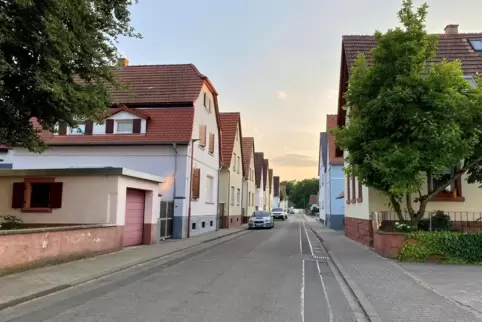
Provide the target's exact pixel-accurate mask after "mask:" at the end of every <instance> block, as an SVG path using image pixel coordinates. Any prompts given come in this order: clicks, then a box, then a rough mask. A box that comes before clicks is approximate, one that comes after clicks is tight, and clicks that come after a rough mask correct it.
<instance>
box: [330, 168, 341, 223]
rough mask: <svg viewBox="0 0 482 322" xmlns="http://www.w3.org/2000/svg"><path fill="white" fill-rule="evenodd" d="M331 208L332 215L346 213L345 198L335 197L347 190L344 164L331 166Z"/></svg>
mask: <svg viewBox="0 0 482 322" xmlns="http://www.w3.org/2000/svg"><path fill="white" fill-rule="evenodd" d="M330 173H331V175H330V209H329V213H330V214H331V215H343V214H344V213H345V200H344V199H343V198H342V199H335V198H336V197H337V196H338V195H339V194H340V193H341V192H343V191H344V190H345V174H344V172H343V166H342V165H332V166H331V167H330Z"/></svg>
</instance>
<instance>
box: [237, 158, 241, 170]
mask: <svg viewBox="0 0 482 322" xmlns="http://www.w3.org/2000/svg"><path fill="white" fill-rule="evenodd" d="M240 168H241V157H238V173H239V171H240V170H239V169H240Z"/></svg>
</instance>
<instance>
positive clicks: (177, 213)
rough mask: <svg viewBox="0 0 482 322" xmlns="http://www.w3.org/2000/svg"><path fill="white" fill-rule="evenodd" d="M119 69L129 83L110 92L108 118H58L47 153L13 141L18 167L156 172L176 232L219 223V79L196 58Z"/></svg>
mask: <svg viewBox="0 0 482 322" xmlns="http://www.w3.org/2000/svg"><path fill="white" fill-rule="evenodd" d="M116 73H117V75H118V77H119V79H120V80H121V81H123V82H125V83H126V84H127V85H128V86H129V87H130V88H129V92H125V91H113V92H112V98H113V101H114V102H115V103H116V104H117V105H115V106H117V107H115V108H111V109H110V110H109V113H108V114H107V115H106V117H105V122H103V123H102V124H93V123H92V122H79V127H78V128H75V129H72V128H67V127H65V126H59V130H58V133H55V134H49V135H46V137H45V139H46V141H47V143H48V144H49V145H50V148H49V149H48V150H47V151H45V152H44V153H42V154H36V153H30V152H28V151H27V150H25V149H22V148H15V149H14V157H13V168H14V169H34V168H35V169H40V168H63V167H84V168H85V167H99V166H113V167H126V168H130V169H133V170H137V171H142V172H146V173H150V174H153V175H158V176H161V177H163V178H165V182H164V183H162V184H161V185H160V187H159V194H161V195H162V200H163V201H170V202H171V203H170V205H168V206H169V207H168V209H171V210H172V209H173V211H167V212H166V214H164V216H172V215H173V219H172V237H174V238H183V237H188V236H192V235H197V234H200V233H204V232H209V231H214V230H216V229H217V227H218V220H217V218H218V215H217V214H218V173H219V168H220V142H219V137H220V128H219V110H218V102H217V95H218V94H217V92H216V90H215V88H214V86H213V85H212V83H211V82H210V81H209V79H208V78H207V77H206V76H204V75H203V74H201V73H200V72H199V71H198V70H197V68H196V67H195V66H194V65H192V64H185V65H157V66H153V65H150V66H126V65H125V66H121V67H118V68H117V69H116ZM92 188H93V189H95V187H92ZM166 209H167V208H166ZM161 213H162V210H161Z"/></svg>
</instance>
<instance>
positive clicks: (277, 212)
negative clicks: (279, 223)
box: [271, 208, 288, 220]
mask: <svg viewBox="0 0 482 322" xmlns="http://www.w3.org/2000/svg"><path fill="white" fill-rule="evenodd" d="M271 214H272V215H273V218H274V219H281V220H285V219H288V214H287V213H286V212H285V211H284V209H283V208H273V209H272V210H271Z"/></svg>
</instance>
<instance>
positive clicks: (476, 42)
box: [469, 39, 482, 52]
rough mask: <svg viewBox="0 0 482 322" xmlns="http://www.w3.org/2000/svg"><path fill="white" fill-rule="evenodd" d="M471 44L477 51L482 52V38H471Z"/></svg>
mask: <svg viewBox="0 0 482 322" xmlns="http://www.w3.org/2000/svg"><path fill="white" fill-rule="evenodd" d="M469 42H470V45H471V46H472V48H473V49H474V51H476V52H482V39H469Z"/></svg>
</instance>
